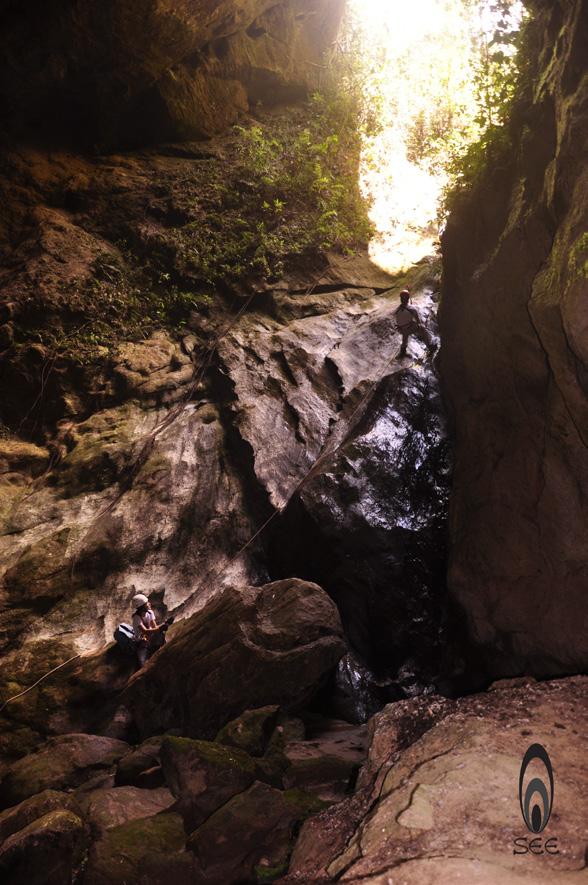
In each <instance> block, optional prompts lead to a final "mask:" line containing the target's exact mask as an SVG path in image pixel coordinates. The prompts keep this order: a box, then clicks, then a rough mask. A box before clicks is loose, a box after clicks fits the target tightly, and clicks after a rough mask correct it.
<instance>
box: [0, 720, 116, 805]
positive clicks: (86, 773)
mask: <svg viewBox="0 0 588 885" xmlns="http://www.w3.org/2000/svg"><path fill="white" fill-rule="evenodd" d="M127 750H128V744H126V743H124V742H123V741H119V740H116V739H115V738H108V737H100V736H99V735H93V734H68V735H63V736H61V737H54V738H49V740H48V741H47V742H46V743H45V744H44V745H43V746H42V747H41V748H40V749H39V750H37V751H36V752H35V753H31V754H30V755H29V756H26V757H25V758H23V759H19V760H18V761H17V762H14V763H13V764H12V765H11V766H9V768H8V770H7V772H6V774H5V775H4V777H3V778H2V781H1V782H0V804H1V807H2V808H6V807H8V806H10V805H16V804H17V803H18V802H22V800H23V799H27V798H28V797H29V796H32V795H34V794H35V793H39V792H41V791H42V790H47V789H64V788H66V787H70V788H71V787H77V786H79V785H80V784H82V783H83V782H84V781H87V780H89V779H90V778H91V777H93V776H94V775H96V774H98V773H100V772H104V771H106V770H108V769H112V768H113V767H114V765H115V763H116V762H117V760H118V759H120V757H121V756H122V755H123V754H124V753H125V752H126V751H127Z"/></svg>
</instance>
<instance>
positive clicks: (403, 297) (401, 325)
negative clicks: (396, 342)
mask: <svg viewBox="0 0 588 885" xmlns="http://www.w3.org/2000/svg"><path fill="white" fill-rule="evenodd" d="M409 301H410V292H409V291H408V289H403V290H402V292H401V293H400V306H399V307H397V308H396V310H395V311H394V316H395V317H396V328H397V329H398V331H399V332H400V334H401V335H402V347H401V348H400V350H399V351H398V356H399V357H403V356H406V346H407V344H408V339H409V338H410V336H411V335H414V337H415V338H419V339H420V340H421V341H422V342H423V344H426V346H427V350H428V351H429V354H432V353H434V352H435V345H434V344H433V342H432V340H431V336H430V335H429V333H428V331H427V330H426V329H425V327H424V326H423V324H422V321H421V318H420V316H419V314H418V311H417V310H415V309H414V307H410V306H409Z"/></svg>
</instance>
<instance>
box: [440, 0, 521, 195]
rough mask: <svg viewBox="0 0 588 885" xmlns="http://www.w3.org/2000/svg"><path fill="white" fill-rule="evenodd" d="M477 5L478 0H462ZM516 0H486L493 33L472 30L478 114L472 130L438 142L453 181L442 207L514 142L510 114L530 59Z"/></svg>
mask: <svg viewBox="0 0 588 885" xmlns="http://www.w3.org/2000/svg"><path fill="white" fill-rule="evenodd" d="M463 2H464V3H465V4H466V6H470V7H471V6H473V5H474V0H463ZM519 5H520V4H519V3H518V2H517V0H486V2H485V4H484V6H485V8H486V10H487V14H489V15H491V16H492V19H493V21H494V27H493V30H492V32H491V33H489V32H487V31H485V30H483V29H482V28H480V29H479V31H478V32H477V33H475V32H474V34H473V36H472V44H473V59H474V64H473V81H472V85H473V97H474V102H475V105H474V107H475V115H474V117H473V121H472V122H473V125H472V127H471V129H470V131H469V132H467V131H466V132H462V133H458V135H457V137H456V136H455V135H450V136H449V138H447V137H445V138H444V139H441V141H440V142H438V143H437V145H438V146H439V145H440V146H441V148H442V149H445V150H446V153H445V155H444V160H443V162H444V165H445V170H446V172H447V173H448V176H449V181H448V184H447V186H446V188H445V191H444V205H443V207H442V208H443V210H444V211H445V212H448V211H450V210H451V208H452V206H453V204H454V203H455V200H456V199H457V198H458V197H459V194H460V193H462V192H463V191H464V189H467V188H469V187H470V186H471V185H472V184H473V183H474V182H475V181H476V180H477V179H478V177H479V176H480V174H481V173H482V172H483V170H484V169H486V168H487V167H488V166H490V165H491V166H493V167H494V168H496V166H497V165H499V164H500V163H501V162H502V161H503V160H504V158H506V156H507V155H508V154H510V152H511V150H512V148H513V145H512V141H511V136H510V131H509V128H508V120H509V118H510V114H511V111H512V108H513V103H514V99H515V96H516V94H517V92H518V91H519V89H520V86H521V84H522V79H523V74H524V70H525V65H526V57H525V51H524V45H525V36H526V28H525V23H526V21H527V18H526V16H525V15H523V18H522V21H521V23H520V24H519V23H518V22H517V19H516V16H515V14H514V10H515V8H516V7H517V6H519Z"/></svg>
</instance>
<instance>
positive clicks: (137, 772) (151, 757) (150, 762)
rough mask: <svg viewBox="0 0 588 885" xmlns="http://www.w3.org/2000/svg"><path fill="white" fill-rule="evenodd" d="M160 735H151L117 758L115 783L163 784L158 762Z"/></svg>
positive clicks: (134, 784)
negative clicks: (120, 757)
mask: <svg viewBox="0 0 588 885" xmlns="http://www.w3.org/2000/svg"><path fill="white" fill-rule="evenodd" d="M162 741H163V738H162V737H152V738H149V739H148V740H146V741H143V743H142V744H139V746H138V747H135V749H134V750H131V752H130V753H127V754H126V756H123V757H122V759H120V760H119V763H118V765H117V766H116V783H117V785H118V786H124V785H126V784H128V785H131V786H135V787H146V788H147V789H152V788H153V787H161V786H163V771H162V769H161V764H160V754H161V742H162Z"/></svg>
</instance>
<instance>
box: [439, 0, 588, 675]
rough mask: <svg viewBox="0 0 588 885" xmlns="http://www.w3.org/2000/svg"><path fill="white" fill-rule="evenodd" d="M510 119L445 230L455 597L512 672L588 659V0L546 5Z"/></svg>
mask: <svg viewBox="0 0 588 885" xmlns="http://www.w3.org/2000/svg"><path fill="white" fill-rule="evenodd" d="M531 7H532V10H533V15H532V23H531V26H530V33H529V41H528V46H527V48H526V50H525V53H526V56H527V58H528V65H529V69H528V71H527V74H526V84H527V85H526V86H525V91H524V94H523V95H522V96H521V99H520V101H519V103H518V105H517V108H516V110H515V114H514V118H513V120H512V124H511V128H510V139H511V147H510V149H509V150H508V152H505V153H503V154H501V155H500V156H499V157H498V158H496V157H495V158H494V160H493V162H492V165H491V167H490V168H488V169H487V171H486V173H485V175H484V176H483V177H482V179H481V180H480V181H479V182H478V183H477V184H476V185H475V186H474V188H473V189H472V190H471V192H469V193H467V194H466V195H465V196H464V197H463V199H462V200H461V201H460V202H459V204H458V205H457V207H456V209H455V211H454V212H453V214H452V216H451V218H450V220H449V223H448V226H447V230H446V233H445V235H444V237H443V256H444V290H443V300H442V307H441V311H440V328H441V334H442V338H443V352H442V359H441V366H442V373H443V379H444V385H445V391H446V394H447V400H448V402H449V405H450V408H451V412H452V416H453V420H454V424H455V434H456V460H455V473H454V486H453V495H452V507H451V544H452V552H451V566H450V571H449V581H450V586H451V590H452V593H453V595H454V597H455V599H456V600H457V601H458V603H459V605H460V606H461V607H462V608H463V610H464V611H465V612H466V615H467V619H468V624H469V632H470V635H471V637H472V638H473V640H474V642H475V643H476V644H477V645H478V646H479V647H480V649H481V650H482V651H483V654H484V656H485V658H486V661H487V663H488V665H489V666H490V667H491V669H493V670H494V671H495V672H497V673H516V672H533V673H536V674H543V675H545V674H557V673H565V672H578V671H581V670H584V669H585V668H586V666H587V665H588V629H587V628H588V607H587V606H586V588H587V585H588V539H587V535H586V530H585V527H586V522H587V518H588V508H587V504H586V500H587V491H588V450H587V442H588V438H587V428H588V410H587V400H586V396H587V393H588V381H587V379H588V374H587V371H588V350H587V340H588V339H587V337H586V336H587V331H588V307H587V304H588V300H587V296H588V278H587V277H588V272H587V267H588V265H587V258H588V239H587V238H588V234H587V231H588V213H587V196H588V167H587V165H586V153H585V149H584V146H585V144H586V140H587V138H588V72H587V70H586V57H587V53H588V5H587V4H586V2H583V0H575V2H571V3H561V2H557V3H543V2H541V3H539V2H533V3H532V4H531Z"/></svg>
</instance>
